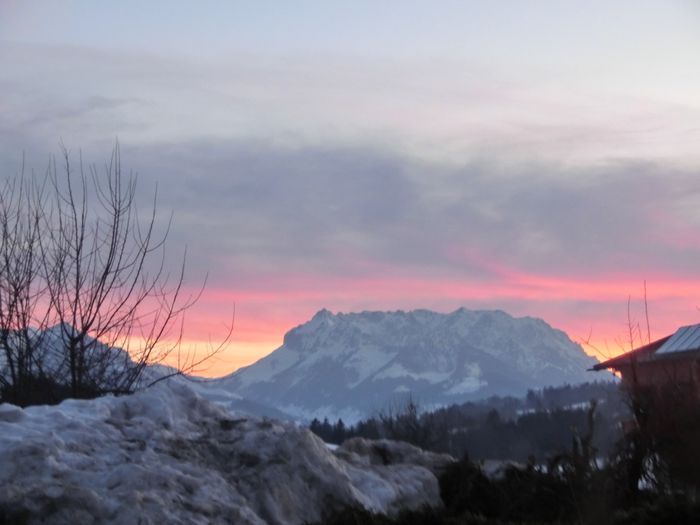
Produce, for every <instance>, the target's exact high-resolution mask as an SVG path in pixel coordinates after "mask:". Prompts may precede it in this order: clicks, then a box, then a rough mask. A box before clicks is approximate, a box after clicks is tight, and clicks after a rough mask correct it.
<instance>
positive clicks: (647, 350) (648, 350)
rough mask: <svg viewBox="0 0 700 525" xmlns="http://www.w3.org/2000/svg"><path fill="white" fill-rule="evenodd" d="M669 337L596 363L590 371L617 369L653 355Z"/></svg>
mask: <svg viewBox="0 0 700 525" xmlns="http://www.w3.org/2000/svg"><path fill="white" fill-rule="evenodd" d="M671 335H673V334H671ZM671 335H667V336H666V337H662V338H661V339H657V340H656V341H652V342H651V343H649V344H647V345H644V346H640V347H639V348H635V349H634V350H630V351H629V352H627V353H624V354H621V355H618V356H616V357H613V358H612V359H608V360H607V361H603V362H602V363H598V364H597V365H595V366H593V367H592V368H591V370H595V371H599V370H605V369H607V368H617V367H618V366H620V365H626V364H629V363H630V362H631V361H632V359H634V358H639V357H645V356H647V355H649V354H653V353H654V352H656V351H657V350H658V349H659V348H660V347H661V345H663V344H664V343H665V342H666V341H668V340H669V339H670V338H671Z"/></svg>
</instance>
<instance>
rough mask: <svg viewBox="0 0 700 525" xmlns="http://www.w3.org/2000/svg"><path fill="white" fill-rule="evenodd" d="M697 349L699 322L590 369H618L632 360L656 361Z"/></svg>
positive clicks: (698, 345) (699, 348) (698, 344)
mask: <svg viewBox="0 0 700 525" xmlns="http://www.w3.org/2000/svg"><path fill="white" fill-rule="evenodd" d="M698 351H700V324H694V325H690V326H682V327H680V328H679V329H678V330H676V332H675V333H673V334H671V335H667V336H666V337H662V338H661V339H658V340H656V341H653V342H651V343H649V344H647V345H644V346H640V347H639V348H635V349H634V350H631V351H630V352H627V353H625V354H622V355H618V356H617V357H613V358H612V359H608V360H607V361H603V362H602V363H598V364H597V365H595V366H594V367H593V368H591V370H605V369H607V368H615V369H619V368H620V367H621V366H622V367H624V366H626V365H629V364H630V363H632V362H633V361H637V362H644V361H656V360H659V359H665V358H674V357H682V356H683V355H687V352H698Z"/></svg>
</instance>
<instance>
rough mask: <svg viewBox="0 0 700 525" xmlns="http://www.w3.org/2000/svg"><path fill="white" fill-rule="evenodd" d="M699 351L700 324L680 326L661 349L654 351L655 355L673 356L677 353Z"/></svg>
mask: <svg viewBox="0 0 700 525" xmlns="http://www.w3.org/2000/svg"><path fill="white" fill-rule="evenodd" d="M693 350H700V324H694V325H691V326H682V327H681V328H679V329H678V330H677V331H676V333H675V334H673V335H672V336H671V337H670V338H669V340H668V341H666V342H665V343H664V344H663V345H662V346H661V348H659V349H658V350H657V351H656V354H657V355H667V354H675V353H678V352H692V351H693Z"/></svg>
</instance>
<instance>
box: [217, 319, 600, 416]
mask: <svg viewBox="0 0 700 525" xmlns="http://www.w3.org/2000/svg"><path fill="white" fill-rule="evenodd" d="M595 363H596V360H595V359H594V358H592V357H589V356H587V355H586V354H585V353H584V352H583V350H582V349H581V347H580V346H579V345H577V344H575V343H573V342H572V341H571V340H570V339H569V337H568V336H567V335H566V334H565V333H564V332H562V331H560V330H555V329H553V328H552V327H551V326H549V325H548V324H547V323H545V322H544V321H542V320H540V319H533V318H529V317H525V318H513V317H511V316H510V315H508V314H506V313H504V312H501V311H471V310H467V309H464V308H460V309H459V310H456V311H455V312H452V313H450V314H440V313H436V312H431V311H428V310H416V311H411V312H403V311H397V312H362V313H351V314H342V313H339V314H336V315H334V314H332V313H331V312H329V311H328V310H321V311H320V312H318V313H317V314H316V315H315V316H314V317H313V318H312V319H311V320H310V321H309V322H307V323H305V324H303V325H301V326H298V327H296V328H294V329H293V330H290V331H289V332H288V333H287V334H286V335H285V338H284V344H283V345H282V346H281V347H280V348H278V349H277V350H275V351H274V352H272V353H271V354H270V355H268V356H266V357H264V358H263V359H261V360H260V361H258V362H257V363H255V364H253V365H251V366H249V367H246V368H243V369H241V370H239V371H237V372H235V373H234V374H232V375H231V376H229V377H228V378H225V379H224V380H222V381H221V388H223V389H226V390H229V391H231V392H234V393H237V394H239V395H241V396H243V397H245V398H248V399H253V400H255V401H256V402H259V403H262V404H265V405H270V406H275V407H276V408H278V409H280V410H282V411H284V412H286V413H289V414H292V415H294V416H295V417H298V418H303V419H311V418H313V417H319V418H323V417H326V416H327V417H329V418H336V417H342V418H343V419H344V420H345V421H346V422H348V421H355V420H357V419H359V418H361V417H366V416H368V415H371V414H372V413H373V412H376V411H378V410H383V409H385V408H387V406H388V405H389V404H390V403H392V402H395V401H396V400H397V396H400V395H403V396H405V395H406V393H409V392H410V393H411V394H412V395H413V397H414V399H417V400H418V402H419V403H421V404H422V405H423V406H435V405H444V404H448V403H456V402H461V401H465V400H469V399H476V398H481V397H485V396H489V395H495V394H498V395H508V394H510V395H522V394H524V393H525V392H526V390H527V389H529V388H542V387H545V386H552V385H560V384H564V383H579V382H583V381H586V380H590V379H591V378H590V376H589V375H588V374H587V372H586V370H587V369H588V368H590V367H591V366H592V365H593V364H595Z"/></svg>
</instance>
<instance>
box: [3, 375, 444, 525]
mask: <svg viewBox="0 0 700 525" xmlns="http://www.w3.org/2000/svg"><path fill="white" fill-rule="evenodd" d="M377 447H379V448H381V450H377ZM378 453H379V455H381V457H384V458H391V461H389V464H384V463H383V462H382V464H377V462H375V461H373V457H374V456H376V455H377V454H378ZM450 461H452V459H451V458H450V457H449V456H444V455H439V454H432V453H428V452H424V451H421V450H419V449H416V448H415V447H411V446H410V445H406V444H399V443H392V442H377V443H368V442H366V441H365V440H359V441H357V440H354V441H353V442H352V443H350V444H349V446H348V447H340V448H339V449H338V451H337V452H336V453H333V452H331V451H330V450H329V449H328V447H327V446H326V445H325V444H324V443H323V442H322V441H321V440H320V439H319V438H318V437H316V436H315V435H313V434H312V433H311V432H309V431H308V430H306V429H303V428H299V427H297V426H296V425H295V424H293V423H283V422H279V421H274V420H269V419H258V418H248V417H241V416H240V415H236V414H232V413H231V412H229V411H227V410H225V409H223V408H221V407H220V406H218V405H216V404H214V403H211V402H209V401H207V400H205V399H203V398H201V397H200V396H198V395H197V394H196V393H194V392H193V391H192V390H191V389H189V388H188V387H186V386H184V385H181V384H177V383H169V384H165V383H161V384H159V385H157V386H155V387H153V388H150V389H147V390H145V391H143V392H139V393H137V394H133V395H129V396H123V397H116V398H115V397H112V396H106V397H103V398H99V399H95V400H91V401H82V400H69V401H64V402H63V403H61V404H60V405H57V406H36V407H30V408H27V409H24V410H23V409H20V408H17V407H14V406H12V405H7V404H0V521H2V522H3V523H15V522H20V523H29V524H32V523H53V524H59V525H60V524H73V523H105V524H125V525H126V524H132V523H154V524H155V523H172V524H185V523H187V524H190V523H202V524H204V523H207V524H208V523H237V524H250V525H253V524H254V525H262V524H266V523H269V524H292V525H294V524H301V523H305V522H317V521H321V519H322V517H323V512H324V511H332V510H338V509H340V508H342V507H344V506H347V505H354V506H361V507H365V508H366V509H368V510H371V511H373V512H381V513H388V514H393V513H396V512H398V511H399V510H401V509H415V508H419V507H421V506H422V505H440V504H441V503H440V496H439V487H438V482H437V478H436V476H435V472H436V471H437V470H438V469H439V468H441V467H444V466H445V465H446V464H447V463H449V462H450Z"/></svg>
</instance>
